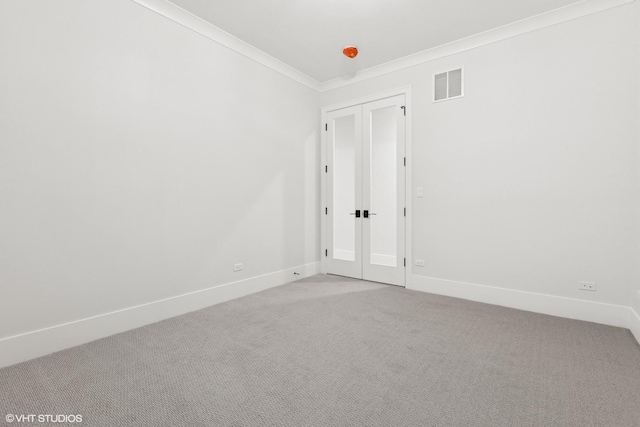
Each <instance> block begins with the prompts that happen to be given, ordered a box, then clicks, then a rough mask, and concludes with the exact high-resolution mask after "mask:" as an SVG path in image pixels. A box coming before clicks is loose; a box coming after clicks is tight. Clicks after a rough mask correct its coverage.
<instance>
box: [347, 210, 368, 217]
mask: <svg viewBox="0 0 640 427" xmlns="http://www.w3.org/2000/svg"><path fill="white" fill-rule="evenodd" d="M365 212H366V211H365ZM349 215H355V216H356V218H360V209H358V210H356V211H355V212H351V213H350V214H349Z"/></svg>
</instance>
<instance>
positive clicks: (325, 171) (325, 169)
mask: <svg viewBox="0 0 640 427" xmlns="http://www.w3.org/2000/svg"><path fill="white" fill-rule="evenodd" d="M328 172H329V166H327V165H324V173H328Z"/></svg>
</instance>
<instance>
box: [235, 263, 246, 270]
mask: <svg viewBox="0 0 640 427" xmlns="http://www.w3.org/2000/svg"><path fill="white" fill-rule="evenodd" d="M243 268H244V267H243V265H242V263H239V264H233V271H242V269H243Z"/></svg>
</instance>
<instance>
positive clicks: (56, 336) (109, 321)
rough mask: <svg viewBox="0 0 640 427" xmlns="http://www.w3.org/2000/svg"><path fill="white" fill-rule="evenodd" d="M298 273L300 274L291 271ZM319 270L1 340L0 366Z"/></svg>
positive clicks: (303, 269) (254, 280) (281, 274)
mask: <svg viewBox="0 0 640 427" xmlns="http://www.w3.org/2000/svg"><path fill="white" fill-rule="evenodd" d="M294 272H296V273H300V275H299V276H296V275H294V274H293V273H294ZM318 272H319V263H318V262H314V263H310V264H306V265H302V266H299V267H295V268H289V269H286V270H281V271H276V272H274V273H268V274H264V275H261V276H256V277H251V278H249V279H244V280H239V281H237V282H231V283H225V284H223V285H218V286H214V287H211V288H208V289H202V290H199V291H195V292H190V293H188V294H183V295H177V296H175V297H171V298H166V299H163V300H159V301H153V302H150V303H147V304H142V305H138V306H134V307H128V308H125V309H122V310H117V311H113V312H111V313H105V314H100V315H97V316H93V317H89V318H86V319H80V320H76V321H73V322H69V323H64V324H61V325H55V326H51V327H48V328H44V329H40V330H36V331H31V332H27V333H25V334H20V335H15V336H11V337H6V338H2V339H0V368H1V367H4V366H9V365H13V364H15V363H20V362H24V361H26V360H30V359H34V358H36V357H40V356H44V355H47V354H50V353H54V352H56V351H60V350H64V349H67V348H70V347H75V346H77V345H80V344H85V343H88V342H90V341H95V340H97V339H100V338H104V337H107V336H110V335H113V334H117V333H120V332H124V331H128V330H131V329H135V328H139V327H141V326H144V325H148V324H151V323H155V322H159V321H161V320H164V319H168V318H171V317H175V316H179V315H181V314H185V313H189V312H191V311H196V310H200V309H202V308H206V307H209V306H212V305H215V304H219V303H222V302H225V301H229V300H232V299H235V298H239V297H242V296H245V295H249V294H253V293H256V292H260V291H263V290H266V289H269V288H273V287H275V286H280V285H283V284H285V283H288V282H292V281H294V280H298V279H301V278H304V277H309V276H312V275H314V274H317V273H318Z"/></svg>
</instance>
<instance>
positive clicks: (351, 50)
mask: <svg viewBox="0 0 640 427" xmlns="http://www.w3.org/2000/svg"><path fill="white" fill-rule="evenodd" d="M342 53H344V56H346V57H347V58H351V59H353V58H355V57H356V56H358V48H357V47H355V46H347V47H345V48H344V49H342Z"/></svg>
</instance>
